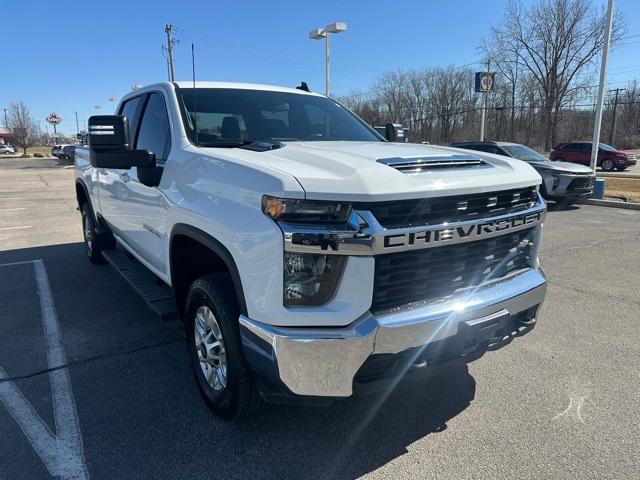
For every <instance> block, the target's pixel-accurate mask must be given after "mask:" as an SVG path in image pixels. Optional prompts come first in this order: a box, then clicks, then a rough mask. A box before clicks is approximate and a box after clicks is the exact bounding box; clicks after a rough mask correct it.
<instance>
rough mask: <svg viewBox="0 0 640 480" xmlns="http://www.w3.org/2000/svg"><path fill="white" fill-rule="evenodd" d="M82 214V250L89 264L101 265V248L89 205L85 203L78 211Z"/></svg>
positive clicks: (102, 260)
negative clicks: (83, 249) (85, 253)
mask: <svg viewBox="0 0 640 480" xmlns="http://www.w3.org/2000/svg"><path fill="white" fill-rule="evenodd" d="M80 211H81V213H82V235H83V237H84V248H85V251H86V252H87V257H89V260H90V261H91V263H103V262H104V259H103V258H102V248H101V246H100V238H99V236H98V232H97V230H96V224H95V221H94V219H93V213H91V208H89V203H87V202H85V203H84V204H83V205H82V209H81V210H80Z"/></svg>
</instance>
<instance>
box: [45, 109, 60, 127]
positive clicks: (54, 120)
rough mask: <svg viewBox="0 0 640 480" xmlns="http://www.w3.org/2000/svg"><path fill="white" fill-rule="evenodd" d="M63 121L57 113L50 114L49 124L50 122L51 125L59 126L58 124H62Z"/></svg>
mask: <svg viewBox="0 0 640 480" xmlns="http://www.w3.org/2000/svg"><path fill="white" fill-rule="evenodd" d="M61 121H62V119H61V118H60V117H59V116H58V114H57V113H53V112H52V113H50V114H49V116H48V117H47V122H49V123H50V124H51V125H57V124H58V123H60V122H61Z"/></svg>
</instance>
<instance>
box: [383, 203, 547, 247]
mask: <svg viewBox="0 0 640 480" xmlns="http://www.w3.org/2000/svg"><path fill="white" fill-rule="evenodd" d="M543 215H544V211H537V212H533V213H529V214H526V215H517V216H513V217H509V218H502V219H499V220H490V221H484V222H480V223H473V224H468V223H467V224H465V225H459V226H455V227H448V228H447V227H445V228H437V229H425V230H422V231H417V232H415V231H413V232H408V233H396V234H390V235H385V237H384V241H383V245H384V248H385V249H386V248H421V247H424V246H426V245H427V244H431V243H437V242H447V241H451V242H456V241H463V240H471V239H481V238H483V237H485V236H491V235H495V234H498V233H506V232H507V231H509V230H513V229H521V228H523V227H526V226H529V225H533V224H536V223H540V222H541V221H542V220H543Z"/></svg>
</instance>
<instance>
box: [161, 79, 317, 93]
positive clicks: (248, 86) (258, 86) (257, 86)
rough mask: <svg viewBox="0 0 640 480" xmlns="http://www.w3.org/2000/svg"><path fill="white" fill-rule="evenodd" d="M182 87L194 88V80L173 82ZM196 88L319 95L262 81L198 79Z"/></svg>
mask: <svg viewBox="0 0 640 480" xmlns="http://www.w3.org/2000/svg"><path fill="white" fill-rule="evenodd" d="M173 83H174V84H175V85H177V86H178V87H180V88H193V81H188V80H187V81H177V82H173ZM196 88H237V89H242V90H266V91H269V92H287V93H299V94H302V95H309V94H311V95H318V96H321V95H320V94H319V93H315V92H306V91H304V90H300V89H297V88H290V87H279V86H277V85H266V84H262V83H242V82H206V81H196Z"/></svg>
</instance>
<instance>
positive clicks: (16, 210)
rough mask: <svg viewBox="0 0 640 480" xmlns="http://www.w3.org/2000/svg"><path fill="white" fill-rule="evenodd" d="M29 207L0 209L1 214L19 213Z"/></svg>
mask: <svg viewBox="0 0 640 480" xmlns="http://www.w3.org/2000/svg"><path fill="white" fill-rule="evenodd" d="M26 209H27V207H16V208H0V213H2V212H18V211H20V210H26Z"/></svg>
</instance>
